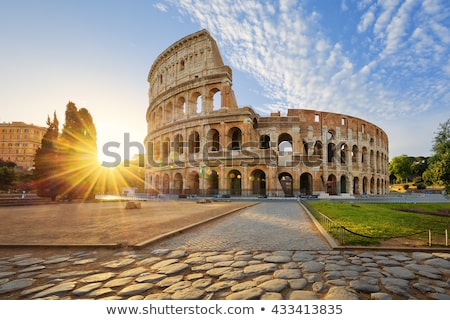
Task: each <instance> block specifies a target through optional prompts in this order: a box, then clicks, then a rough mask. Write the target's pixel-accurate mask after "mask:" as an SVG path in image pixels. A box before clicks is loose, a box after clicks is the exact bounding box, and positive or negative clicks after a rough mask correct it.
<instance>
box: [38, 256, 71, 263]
mask: <svg viewBox="0 0 450 320" xmlns="http://www.w3.org/2000/svg"><path fill="white" fill-rule="evenodd" d="M70 259H71V257H70V256H60V257H52V258H50V259H47V260H45V261H44V264H45V265H49V264H58V263H62V262H66V261H68V260H70Z"/></svg>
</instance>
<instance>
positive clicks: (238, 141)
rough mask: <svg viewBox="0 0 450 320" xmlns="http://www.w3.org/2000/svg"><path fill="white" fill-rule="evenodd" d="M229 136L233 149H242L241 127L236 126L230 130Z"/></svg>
mask: <svg viewBox="0 0 450 320" xmlns="http://www.w3.org/2000/svg"><path fill="white" fill-rule="evenodd" d="M228 136H229V137H230V139H231V146H230V147H231V148H230V149H231V150H240V149H241V146H242V131H241V129H239V128H237V127H234V128H231V129H230V131H229V132H228Z"/></svg>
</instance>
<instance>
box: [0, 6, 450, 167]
mask: <svg viewBox="0 0 450 320" xmlns="http://www.w3.org/2000/svg"><path fill="white" fill-rule="evenodd" d="M201 29H207V30H208V31H209V32H210V34H211V35H212V36H213V37H214V38H215V39H216V41H217V43H218V46H219V50H220V51H221V54H222V58H223V60H224V62H225V64H226V65H229V66H230V67H231V68H232V69H233V90H234V92H235V96H236V99H237V103H238V105H239V106H251V107H253V109H254V110H255V111H256V112H258V113H259V114H260V115H261V116H268V115H269V114H270V112H274V111H280V112H281V114H282V115H285V114H286V110H287V109H288V108H302V109H314V110H320V111H328V112H336V113H342V114H346V115H350V116H355V117H360V118H363V119H364V120H367V121H369V122H371V123H373V124H375V125H378V126H380V127H381V128H382V129H383V130H384V131H385V132H386V133H387V135H388V137H389V157H390V158H391V159H392V158H393V157H395V156H399V155H402V154H406V155H409V156H430V155H432V154H433V152H432V144H433V139H434V137H435V135H436V133H437V131H438V130H439V124H440V123H443V122H445V121H446V120H447V119H449V118H450V2H449V1H447V0H361V1H356V0H354V1H352V0H282V1H256V0H245V1H244V0H236V1H231V0H221V1H219V0H156V1H151V0H132V1H126V0H76V1H75V0H73V1H59V0H39V1H34V0H1V1H0V41H1V44H0V45H1V50H0V110H1V112H0V122H11V121H23V122H26V123H33V124H36V125H40V126H44V127H45V126H46V120H47V116H49V115H50V116H53V113H54V112H56V114H57V116H58V118H59V120H60V123H61V127H62V123H63V122H64V112H65V108H66V105H67V103H68V102H69V101H72V102H74V103H75V104H76V106H77V107H78V108H87V109H88V110H89V112H90V113H91V115H92V117H93V120H94V124H95V126H96V128H97V145H98V149H99V153H100V155H99V156H100V158H102V157H103V159H104V160H108V161H110V160H111V158H107V157H106V158H105V155H104V154H103V147H104V146H105V145H107V144H108V143H109V142H115V143H116V142H117V143H119V144H120V147H119V148H117V149H110V150H109V151H113V152H117V153H120V154H123V152H124V148H126V143H125V140H126V139H129V140H130V141H131V142H140V143H143V140H144V137H145V135H146V132H147V124H146V119H145V114H146V110H147V107H148V90H149V85H148V82H147V76H148V72H149V71H150V68H151V66H152V64H153V62H154V60H155V58H156V57H157V56H158V55H159V54H160V53H161V52H162V51H164V50H165V49H166V48H167V47H169V46H170V45H171V44H172V43H174V42H176V41H177V40H179V39H181V38H183V37H185V36H187V35H189V34H191V33H193V32H196V31H199V30H201ZM127 137H129V138H127ZM129 151H130V153H135V152H137V151H138V150H137V148H134V149H133V148H131V149H130V150H129Z"/></svg>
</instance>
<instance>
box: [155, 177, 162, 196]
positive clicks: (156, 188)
mask: <svg viewBox="0 0 450 320" xmlns="http://www.w3.org/2000/svg"><path fill="white" fill-rule="evenodd" d="M155 191H156V193H160V192H161V188H160V185H159V175H156V176H155Z"/></svg>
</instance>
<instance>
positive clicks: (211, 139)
mask: <svg viewBox="0 0 450 320" xmlns="http://www.w3.org/2000/svg"><path fill="white" fill-rule="evenodd" d="M207 140H208V146H207V147H208V151H219V150H220V135H219V131H217V130H216V129H211V130H209V131H208V134H207Z"/></svg>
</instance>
